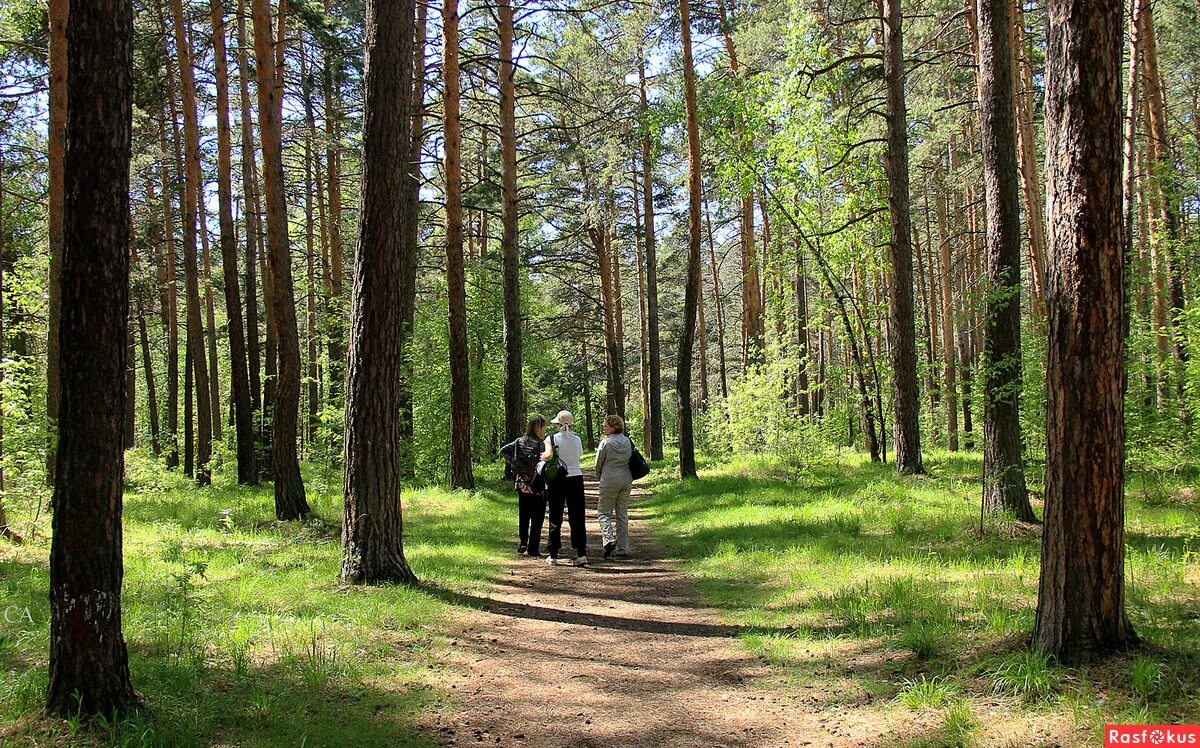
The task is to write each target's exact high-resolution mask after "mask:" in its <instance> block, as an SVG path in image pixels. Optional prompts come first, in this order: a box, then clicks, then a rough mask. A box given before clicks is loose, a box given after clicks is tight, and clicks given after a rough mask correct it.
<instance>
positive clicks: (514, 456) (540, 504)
mask: <svg viewBox="0 0 1200 748" xmlns="http://www.w3.org/2000/svg"><path fill="white" fill-rule="evenodd" d="M545 435H546V419H545V418H542V417H541V416H534V417H533V418H530V419H529V428H527V429H526V430H525V436H521V437H518V438H517V439H514V440H513V441H511V442H509V443H508V444H505V445H504V446H503V447H501V448H500V454H502V455H504V458H505V459H506V460H508V466H509V469H510V470H511V471H512V474H513V477H514V478H515V481H514V483H513V487H514V488H515V489H516V491H517V518H518V519H517V522H518V527H517V535H518V537H519V538H520V545H519V546H518V548H517V553H528V554H529V555H530V556H532V557H533V558H540V557H541V555H542V554H541V552H540V548H541V545H542V522H543V521H544V520H545V518H546V492H545V490H544V489H543V488H542V487H540V486H539V487H537V488H534V485H535V481H534V479H535V478H536V476H537V464H538V460H539V459H540V458H541V456H542V437H544V436H545Z"/></svg>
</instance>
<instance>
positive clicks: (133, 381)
mask: <svg viewBox="0 0 1200 748" xmlns="http://www.w3.org/2000/svg"><path fill="white" fill-rule="evenodd" d="M130 235H131V241H132V231H131V234H130ZM130 262H131V265H136V264H137V255H136V254H135V255H134V256H133V259H132V260H131V261H130ZM125 329H126V342H125V345H126V347H127V348H128V349H129V350H128V352H127V355H126V359H125V361H126V363H125V449H133V448H134V447H135V446H137V444H136V440H137V338H136V337H135V336H134V317H133V309H132V308H131V309H130V310H129V319H127V320H126V321H125Z"/></svg>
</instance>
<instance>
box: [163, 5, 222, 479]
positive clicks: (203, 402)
mask: <svg viewBox="0 0 1200 748" xmlns="http://www.w3.org/2000/svg"><path fill="white" fill-rule="evenodd" d="M171 9H172V16H173V18H174V30H175V51H176V61H177V62H178V65H179V84H180V91H181V93H182V98H183V137H184V142H185V145H184V154H185V155H184V192H183V194H184V197H183V200H184V205H183V237H184V242H183V251H184V258H183V278H184V289H185V306H186V309H187V348H188V351H189V353H190V355H191V366H192V372H191V373H192V382H193V384H194V385H195V387H196V393H195V398H196V400H195V403H196V465H195V477H196V482H197V483H199V484H200V485H202V486H205V485H208V484H209V483H210V482H211V481H212V475H211V473H210V471H209V467H208V463H209V461H210V460H211V459H212V425H213V416H212V405H213V402H212V398H211V395H212V393H211V391H210V390H209V386H208V366H207V361H206V360H205V353H204V320H203V317H202V316H201V315H202V312H201V310H200V269H199V267H198V258H197V256H196V254H197V252H198V250H199V247H198V246H197V244H198V243H197V233H198V230H197V222H198V217H197V208H198V207H199V205H200V200H201V196H200V124H199V118H198V116H197V113H196V78H195V71H194V70H193V68H192V44H191V40H190V39H189V37H190V34H188V28H187V23H186V21H185V18H184V15H183V2H182V0H171Z"/></svg>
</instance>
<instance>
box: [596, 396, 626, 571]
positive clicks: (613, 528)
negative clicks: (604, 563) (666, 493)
mask: <svg viewBox="0 0 1200 748" xmlns="http://www.w3.org/2000/svg"><path fill="white" fill-rule="evenodd" d="M632 455H633V442H631V441H629V437H628V436H625V419H623V418H621V417H620V416H606V417H605V419H604V439H603V440H602V441H601V442H600V448H599V449H597V450H596V477H597V478H599V479H600V500H599V502H598V503H597V506H596V515H597V516H598V517H599V519H600V535H601V536H602V537H603V538H604V557H605V558H608V557H609V556H611V555H612V554H613V551H616V552H617V555H618V556H628V555H629V492H630V489H632V488H633V475H631V474H630V472H629V458H630V457H631V456H632Z"/></svg>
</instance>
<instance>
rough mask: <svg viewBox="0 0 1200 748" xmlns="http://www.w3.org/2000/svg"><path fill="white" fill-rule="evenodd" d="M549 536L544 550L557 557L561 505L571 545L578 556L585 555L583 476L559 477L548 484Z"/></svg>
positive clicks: (585, 532) (585, 528)
mask: <svg viewBox="0 0 1200 748" xmlns="http://www.w3.org/2000/svg"><path fill="white" fill-rule="evenodd" d="M549 494H550V538H549V540H548V541H547V545H546V552H547V553H549V554H550V555H551V556H553V557H555V558H557V557H558V551H559V549H560V548H562V523H563V505H564V504H565V505H566V508H567V522H568V523H569V524H570V526H571V547H572V548H574V549H575V552H576V553H577V554H579V555H580V556H586V555H587V522H586V520H587V505H586V504H585V503H584V498H583V476H582V475H577V476H574V477H564V478H559V479H558V480H556V481H554V483H552V484H551V485H550V491H549Z"/></svg>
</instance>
